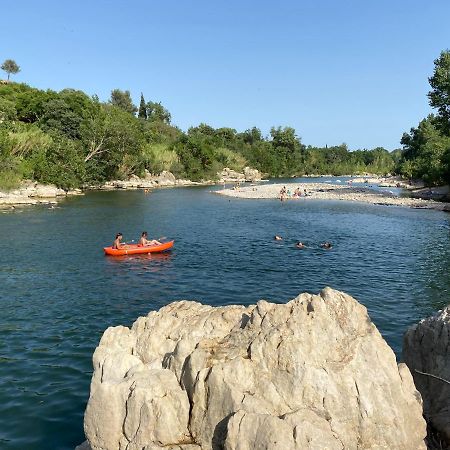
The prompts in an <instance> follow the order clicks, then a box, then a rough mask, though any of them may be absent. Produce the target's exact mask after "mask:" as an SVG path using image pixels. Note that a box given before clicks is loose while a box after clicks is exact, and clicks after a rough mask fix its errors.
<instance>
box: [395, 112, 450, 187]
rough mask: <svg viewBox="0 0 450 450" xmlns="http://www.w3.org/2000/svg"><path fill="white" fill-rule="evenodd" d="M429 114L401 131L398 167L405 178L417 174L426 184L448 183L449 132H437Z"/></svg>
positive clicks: (436, 126) (437, 129)
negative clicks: (409, 129) (447, 133)
mask: <svg viewBox="0 0 450 450" xmlns="http://www.w3.org/2000/svg"><path fill="white" fill-rule="evenodd" d="M437 123H439V122H437V121H436V118H435V117H434V116H432V115H430V116H428V117H427V118H426V119H424V120H422V121H421V122H420V123H419V126H418V127H417V128H411V131H410V133H409V134H408V133H405V134H403V137H402V140H401V143H402V145H403V154H402V158H401V160H400V162H399V171H400V172H401V173H402V174H403V175H405V176H406V177H408V178H421V179H423V180H424V181H425V182H426V183H427V184H428V185H430V186H432V185H436V184H445V183H448V182H449V181H450V180H449V177H448V173H449V168H450V166H449V161H448V154H449V152H450V136H445V135H443V134H442V133H441V131H440V128H439V126H438V125H437Z"/></svg>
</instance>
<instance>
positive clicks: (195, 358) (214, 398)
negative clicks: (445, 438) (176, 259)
mask: <svg viewBox="0 0 450 450" xmlns="http://www.w3.org/2000/svg"><path fill="white" fill-rule="evenodd" d="M93 363H94V373H93V376H92V383H91V392H90V398H89V402H88V405H87V408H86V413H85V421H84V427H85V433H86V437H87V439H88V440H89V443H90V445H91V447H92V449H93V450H108V449H111V450H113V449H114V450H118V449H120V450H125V449H126V450H137V449H146V450H157V449H179V450H212V449H222V448H223V449H226V450H238V449H239V450H246V449H248V450H250V449H280V450H290V449H292V450H294V449H295V450H300V449H301V450H306V449H330V450H331V449H336V450H338V449H339V450H344V449H345V450H348V449H396V450H411V449H415V450H417V449H424V448H425V446H424V444H423V439H424V437H425V433H426V431H425V422H424V420H423V418H422V406H421V399H420V395H419V394H418V392H417V391H416V390H415V387H414V384H413V380H412V377H411V374H410V372H409V370H408V368H407V367H406V366H405V365H404V364H400V365H399V366H397V364H396V360H395V356H394V353H393V352H392V350H391V349H390V348H389V347H388V345H387V344H386V342H385V341H384V340H383V338H382V337H381V335H380V333H379V332H378V330H377V329H376V327H375V325H374V324H373V323H372V322H371V321H370V319H369V317H368V315H367V311H366V308H364V307H363V306H362V305H360V304H359V303H358V302H357V301H356V300H354V299H353V298H352V297H350V296H348V295H346V294H344V293H341V292H338V291H334V290H332V289H329V288H326V289H324V290H323V291H322V292H321V293H320V294H319V295H311V294H306V293H305V294H301V295H300V296H299V297H297V298H296V299H294V300H292V301H290V302H288V303H287V304H273V303H268V302H266V301H264V300H261V301H259V302H258V303H257V304H256V305H252V306H249V307H244V306H224V307H216V308H215V307H211V306H207V305H202V304H200V303H197V302H190V301H180V302H175V303H171V304H169V305H167V306H165V307H163V308H161V309H160V310H159V311H157V312H151V313H150V314H149V315H148V316H147V317H140V318H139V319H138V320H137V321H136V322H135V323H134V324H133V326H132V327H131V329H129V328H126V327H122V326H119V327H114V328H108V329H107V330H106V331H105V333H104V335H103V337H102V339H101V341H100V344H99V346H98V347H97V349H96V350H95V353H94V357H93Z"/></svg>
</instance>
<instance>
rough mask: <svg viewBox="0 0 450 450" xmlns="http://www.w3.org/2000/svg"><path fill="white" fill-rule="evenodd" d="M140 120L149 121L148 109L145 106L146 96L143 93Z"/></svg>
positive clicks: (140, 104)
mask: <svg viewBox="0 0 450 450" xmlns="http://www.w3.org/2000/svg"><path fill="white" fill-rule="evenodd" d="M138 117H139V119H143V120H147V107H146V104H145V99H144V94H143V93H142V92H141V101H140V103H139V112H138Z"/></svg>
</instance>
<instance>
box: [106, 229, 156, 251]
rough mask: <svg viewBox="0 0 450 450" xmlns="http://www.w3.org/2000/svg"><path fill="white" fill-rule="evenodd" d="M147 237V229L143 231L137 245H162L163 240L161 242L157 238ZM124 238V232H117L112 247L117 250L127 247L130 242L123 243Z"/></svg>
mask: <svg viewBox="0 0 450 450" xmlns="http://www.w3.org/2000/svg"><path fill="white" fill-rule="evenodd" d="M147 238H148V233H147V232H146V231H143V232H142V234H141V237H140V239H139V242H138V244H137V245H139V246H140V247H143V246H145V245H161V242H159V241H158V240H156V239H151V240H148V239H147ZM122 239H123V235H122V233H117V234H116V238H115V239H114V243H113V245H112V248H113V249H116V250H120V249H121V248H126V247H127V245H128V244H125V243H122Z"/></svg>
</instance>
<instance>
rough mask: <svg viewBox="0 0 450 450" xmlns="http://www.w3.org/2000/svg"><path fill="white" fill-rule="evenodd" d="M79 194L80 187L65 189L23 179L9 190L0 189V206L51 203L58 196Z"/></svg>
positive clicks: (55, 200) (58, 197)
mask: <svg viewBox="0 0 450 450" xmlns="http://www.w3.org/2000/svg"><path fill="white" fill-rule="evenodd" d="M81 194H82V192H81V190H80V189H73V190H69V191H65V190H64V189H60V188H58V187H56V186H55V185H53V184H41V183H38V182H36V181H30V180H25V181H24V182H23V183H22V185H21V186H20V187H19V188H17V189H14V190H12V191H9V192H1V191H0V206H2V205H4V206H14V205H37V204H41V203H43V204H53V203H56V202H57V200H58V199H60V198H63V197H66V196H69V195H81Z"/></svg>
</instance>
